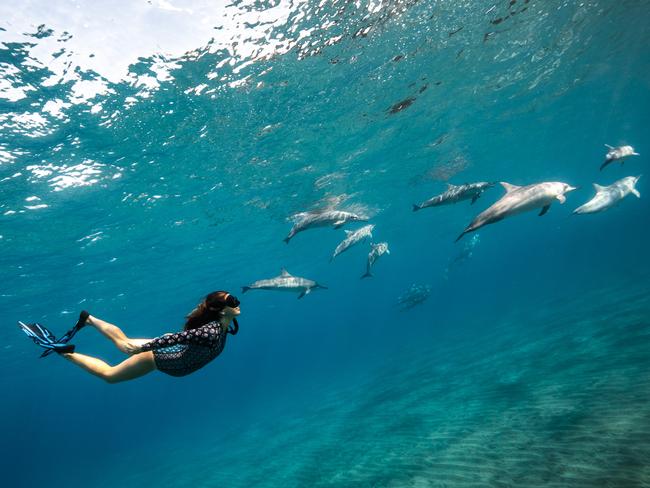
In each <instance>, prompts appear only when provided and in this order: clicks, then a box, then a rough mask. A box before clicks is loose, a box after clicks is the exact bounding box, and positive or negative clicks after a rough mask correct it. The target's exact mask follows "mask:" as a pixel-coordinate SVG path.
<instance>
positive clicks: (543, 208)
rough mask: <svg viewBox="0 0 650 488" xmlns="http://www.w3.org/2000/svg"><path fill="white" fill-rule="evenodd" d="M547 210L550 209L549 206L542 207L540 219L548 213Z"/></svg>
mask: <svg viewBox="0 0 650 488" xmlns="http://www.w3.org/2000/svg"><path fill="white" fill-rule="evenodd" d="M549 208H551V206H550V205H544V207H542V211H541V212H540V213H539V216H540V217H541V216H542V215H544V214H545V213H546V212H548V209H549Z"/></svg>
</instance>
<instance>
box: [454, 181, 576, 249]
mask: <svg viewBox="0 0 650 488" xmlns="http://www.w3.org/2000/svg"><path fill="white" fill-rule="evenodd" d="M501 186H503V188H504V189H505V190H506V194H505V195H503V196H502V197H501V198H500V199H499V200H497V201H496V202H495V203H494V204H492V206H490V207H488V208H487V209H486V210H484V211H483V212H481V213H480V214H478V215H477V216H476V217H475V218H474V220H472V222H471V223H470V224H469V225H468V226H467V227H466V228H465V230H464V231H463V232H462V234H461V235H459V236H458V238H457V239H456V242H458V241H459V240H460V239H461V237H463V236H464V235H465V234H467V233H468V232H473V231H475V230H476V229H479V228H481V227H483V226H484V225H488V224H493V223H495V222H498V221H499V220H503V219H505V218H506V217H511V216H513V215H517V214H520V213H522V212H527V211H529V210H533V209H536V208H541V209H542V211H541V212H540V213H539V215H544V214H545V213H546V212H548V209H549V208H550V207H551V204H552V203H553V202H555V201H556V200H557V201H559V202H560V203H564V202H565V201H566V197H565V196H564V194H565V193H568V192H570V191H573V190H575V189H576V188H575V187H573V186H571V185H567V184H566V183H562V182H559V181H547V182H543V183H535V184H533V185H527V186H516V185H511V184H510V183H505V182H502V183H501Z"/></svg>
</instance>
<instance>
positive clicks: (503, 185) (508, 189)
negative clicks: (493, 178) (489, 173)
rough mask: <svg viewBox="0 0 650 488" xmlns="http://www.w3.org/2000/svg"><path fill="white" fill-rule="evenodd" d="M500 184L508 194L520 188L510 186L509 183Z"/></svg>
mask: <svg viewBox="0 0 650 488" xmlns="http://www.w3.org/2000/svg"><path fill="white" fill-rule="evenodd" d="M500 184H501V186H502V187H503V189H504V190H505V191H506V193H510V192H511V191H514V190H516V189H518V188H521V187H520V186H517V185H512V184H510V183H506V182H505V181H502V182H501V183H500Z"/></svg>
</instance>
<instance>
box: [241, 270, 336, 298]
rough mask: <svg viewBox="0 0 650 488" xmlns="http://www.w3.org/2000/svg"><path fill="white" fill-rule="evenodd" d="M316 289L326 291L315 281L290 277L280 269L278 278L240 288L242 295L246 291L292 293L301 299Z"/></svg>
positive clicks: (285, 271)
mask: <svg viewBox="0 0 650 488" xmlns="http://www.w3.org/2000/svg"><path fill="white" fill-rule="evenodd" d="M318 288H324V289H327V287H326V286H323V285H319V284H318V283H316V282H315V281H312V280H308V279H307V278H300V277H299V276H292V275H291V274H289V272H288V271H287V270H286V269H284V268H282V271H281V272H280V275H279V276H276V277H275V278H271V279H268V280H257V281H256V282H255V283H252V284H250V285H248V286H242V289H241V291H242V293H246V292H247V291H248V290H277V291H292V292H300V295H298V298H302V297H304V296H305V295H308V294H309V293H311V291H312V290H314V289H318Z"/></svg>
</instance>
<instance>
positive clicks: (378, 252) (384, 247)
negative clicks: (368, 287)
mask: <svg viewBox="0 0 650 488" xmlns="http://www.w3.org/2000/svg"><path fill="white" fill-rule="evenodd" d="M370 247H371V249H370V252H369V253H368V262H367V263H366V272H365V274H363V276H361V278H370V277H371V276H372V274H371V273H370V269H371V268H372V266H373V265H374V264H375V262H377V260H378V259H379V258H380V257H381V256H383V255H384V254H390V251H389V250H388V243H387V242H380V243H379V244H370Z"/></svg>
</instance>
